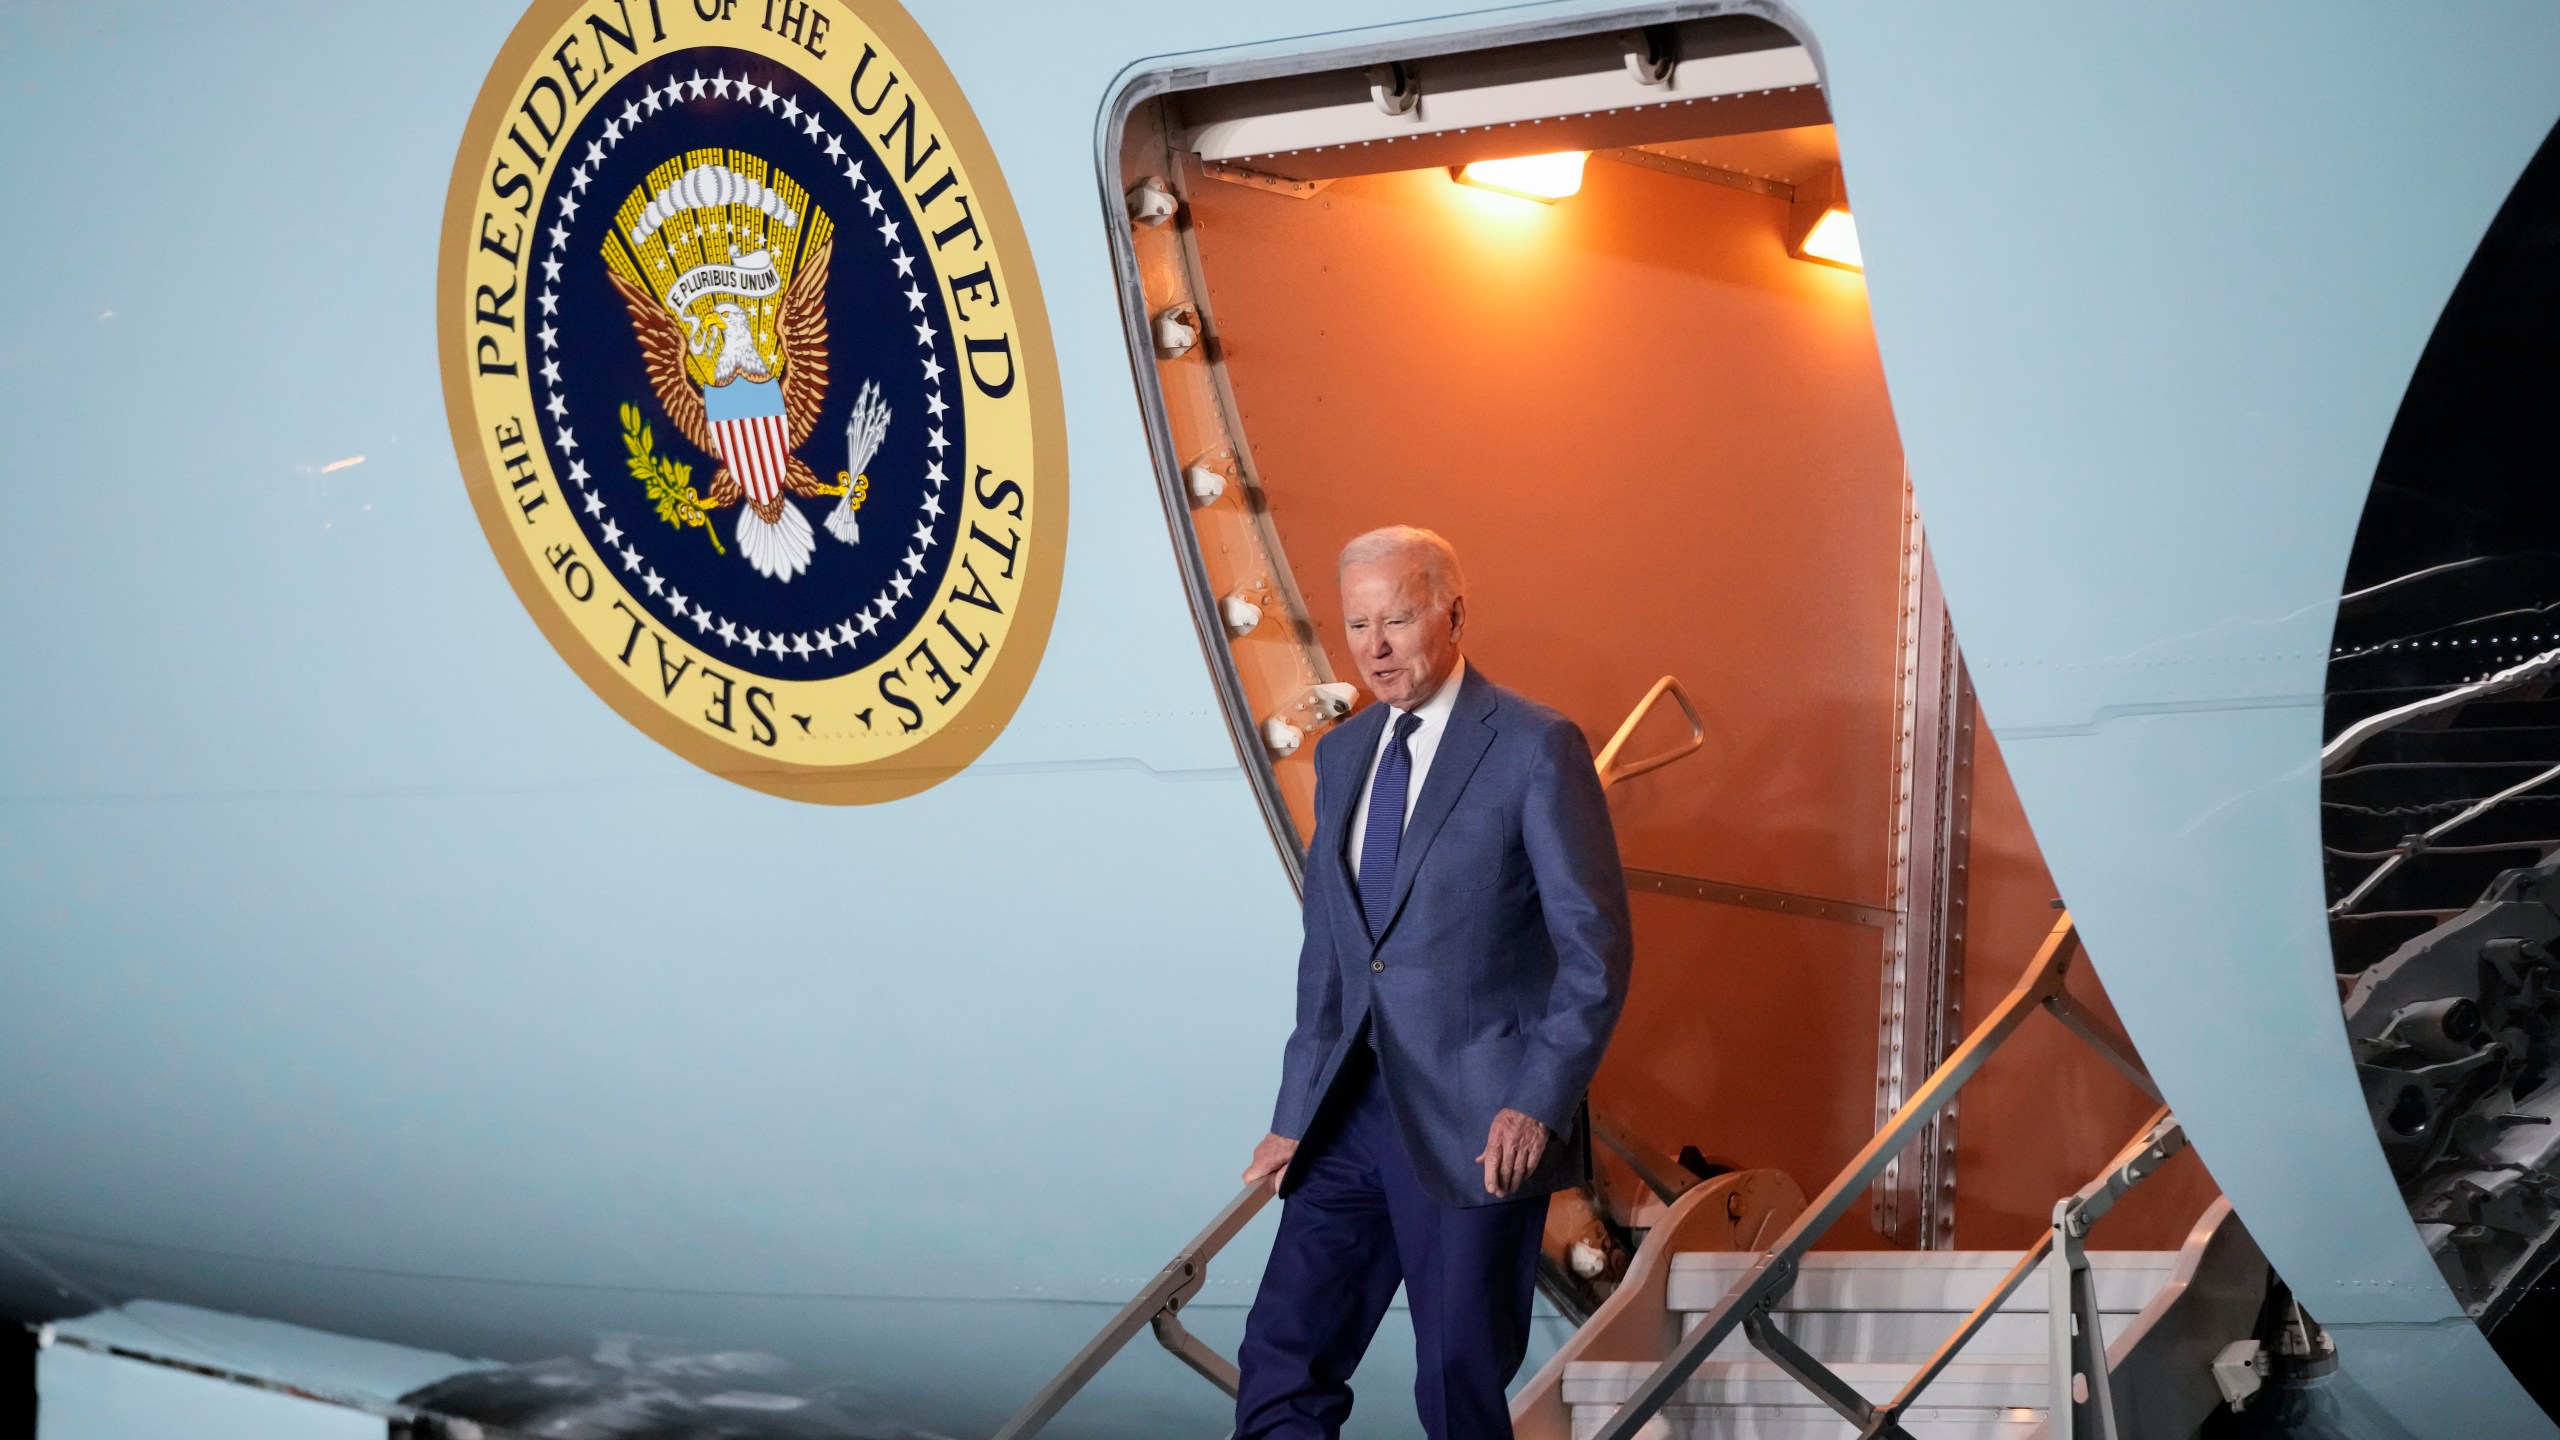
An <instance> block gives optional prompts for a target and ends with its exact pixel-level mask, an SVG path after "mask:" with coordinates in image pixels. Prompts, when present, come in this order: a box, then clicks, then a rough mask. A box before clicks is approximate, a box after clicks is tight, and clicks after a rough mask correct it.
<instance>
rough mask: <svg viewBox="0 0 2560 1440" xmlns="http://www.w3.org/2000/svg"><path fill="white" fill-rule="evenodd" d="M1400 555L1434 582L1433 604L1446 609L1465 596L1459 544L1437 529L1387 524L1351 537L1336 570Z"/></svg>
mask: <svg viewBox="0 0 2560 1440" xmlns="http://www.w3.org/2000/svg"><path fill="white" fill-rule="evenodd" d="M1400 557H1410V558H1411V559H1412V560H1413V561H1414V562H1415V563H1416V564H1419V565H1420V566H1421V567H1422V573H1423V577H1424V578H1425V579H1426V580H1428V581H1429V582H1430V584H1431V603H1433V604H1435V605H1437V606H1439V607H1440V608H1442V609H1444V610H1445V609H1447V608H1448V607H1449V606H1450V604H1451V603H1452V602H1454V601H1456V600H1459V599H1461V598H1463V597H1464V596H1465V595H1466V593H1467V576H1466V572H1465V571H1463V570H1461V569H1459V568H1458V547H1457V546H1455V545H1452V544H1450V543H1449V542H1448V541H1447V540H1445V539H1442V538H1441V537H1440V535H1439V533H1438V532H1437V531H1432V530H1425V529H1422V528H1421V527H1419V526H1415V525H1388V526H1385V527H1383V528H1381V529H1377V530H1371V531H1369V532H1367V533H1366V534H1362V535H1354V536H1352V537H1351V543H1350V544H1348V545H1345V546H1343V547H1342V558H1341V559H1340V560H1337V561H1336V562H1334V567H1333V569H1334V573H1335V574H1336V575H1340V574H1341V573H1342V572H1343V571H1345V570H1348V569H1350V568H1351V567H1352V566H1354V565H1368V564H1374V563H1376V562H1377V561H1381V560H1392V559H1397V558H1400Z"/></svg>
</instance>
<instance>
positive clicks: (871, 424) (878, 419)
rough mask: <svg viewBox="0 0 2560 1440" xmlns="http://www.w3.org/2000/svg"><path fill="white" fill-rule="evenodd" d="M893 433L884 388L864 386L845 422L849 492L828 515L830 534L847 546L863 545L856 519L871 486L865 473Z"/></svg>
mask: <svg viewBox="0 0 2560 1440" xmlns="http://www.w3.org/2000/svg"><path fill="white" fill-rule="evenodd" d="M888 434H889V406H888V404H887V403H886V402H884V401H883V400H881V398H880V386H879V385H878V384H877V383H876V382H873V381H869V380H866V381H864V382H863V383H862V393H860V394H858V395H856V396H854V397H853V411H852V413H851V414H849V415H847V416H846V417H845V421H844V449H845V469H844V481H845V493H844V498H843V499H841V500H838V501H837V502H836V508H835V509H833V510H831V511H829V512H828V513H827V533H828V534H830V535H833V536H835V537H836V538H837V539H839V540H841V541H843V542H844V543H846V544H847V545H852V544H856V543H858V542H860V540H861V539H862V527H861V525H860V524H858V523H856V522H855V520H854V512H855V511H857V510H859V509H861V508H862V501H863V498H864V496H865V494H866V493H867V492H868V491H869V489H870V486H869V485H867V484H865V483H864V482H865V481H866V480H867V479H868V478H869V477H868V476H867V475H865V474H864V473H863V472H864V471H865V470H866V469H867V468H868V467H869V466H870V464H871V457H872V456H874V455H877V454H879V453H880V442H881V441H882V440H884V439H886V438H887V437H888Z"/></svg>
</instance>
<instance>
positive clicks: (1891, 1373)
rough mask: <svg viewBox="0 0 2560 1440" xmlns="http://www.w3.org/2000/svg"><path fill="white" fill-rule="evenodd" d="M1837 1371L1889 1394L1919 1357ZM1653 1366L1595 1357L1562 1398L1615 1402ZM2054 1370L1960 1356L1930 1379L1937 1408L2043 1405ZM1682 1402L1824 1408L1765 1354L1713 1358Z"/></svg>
mask: <svg viewBox="0 0 2560 1440" xmlns="http://www.w3.org/2000/svg"><path fill="white" fill-rule="evenodd" d="M1823 1363H1825V1364H1827V1365H1829V1366H1830V1367H1831V1370H1832V1373H1833V1374H1836V1375H1838V1376H1839V1377H1840V1378H1841V1379H1843V1380H1846V1381H1848V1382H1849V1383H1850V1384H1851V1385H1853V1386H1855V1387H1857V1390H1858V1393H1860V1394H1862V1395H1865V1396H1866V1397H1867V1398H1869V1399H1870V1400H1884V1399H1889V1398H1891V1397H1892V1395H1893V1393H1894V1392H1895V1391H1897V1390H1899V1389H1901V1388H1902V1384H1903V1382H1904V1381H1906V1380H1909V1379H1910V1378H1911V1375H1912V1372H1913V1371H1915V1370H1917V1369H1919V1368H1920V1366H1919V1362H1918V1361H1912V1362H1909V1363H1898V1362H1895V1361H1890V1360H1841V1361H1832V1360H1827V1359H1826V1360H1825V1361H1824V1362H1823ZM1652 1373H1653V1367H1652V1366H1651V1365H1648V1364H1645V1363H1643V1362H1642V1361H1636V1360H1591V1361H1585V1362H1584V1363H1582V1364H1580V1365H1576V1366H1574V1367H1573V1368H1572V1369H1571V1370H1568V1371H1566V1372H1565V1377H1564V1403H1566V1404H1567V1405H1574V1406H1581V1405H1596V1406H1603V1407H1608V1408H1615V1407H1616V1406H1618V1405H1621V1404H1624V1403H1625V1402H1626V1399H1627V1397H1628V1396H1630V1395H1633V1394H1634V1393H1635V1392H1636V1387H1637V1386H1638V1385H1640V1384H1642V1383H1643V1382H1644V1378H1645V1377H1646V1376H1648V1375H1650V1374H1652ZM2051 1383H2052V1382H2051V1379H2050V1375H2049V1372H2048V1371H2047V1370H2046V1369H2045V1364H2044V1362H2043V1360H2041V1359H2007V1360H1958V1361H1955V1362H1954V1363H1952V1364H1950V1365H1949V1366H1947V1368H1946V1369H1945V1370H1943V1371H1941V1372H1940V1373H1939V1375H1938V1378H1937V1379H1935V1380H1933V1381H1931V1382H1929V1389H1928V1391H1927V1395H1928V1399H1929V1402H1930V1403H1931V1404H1932V1405H1933V1406H1935V1407H1937V1408H1939V1409H1964V1410H1985V1409H2002V1408H2007V1407H2011V1406H2020V1407H2026V1406H2033V1405H2037V1404H2040V1403H2042V1401H2043V1400H2044V1399H2045V1396H2046V1393H2047V1392H2046V1388H2045V1387H2046V1386H2048V1385H2049V1384H2051ZM1672 1403H1674V1404H1677V1405H1694V1406H1719V1407H1721V1406H1735V1405H1744V1406H1760V1407H1770V1408H1780V1409H1783V1408H1786V1407H1790V1406H1797V1405H1809V1406H1811V1407H1813V1408H1814V1409H1815V1410H1819V1411H1822V1413H1824V1414H1826V1415H1827V1414H1829V1413H1830V1412H1829V1411H1828V1410H1823V1407H1822V1402H1821V1401H1819V1400H1817V1399H1815V1398H1814V1395H1813V1392H1812V1391H1810V1390H1807V1389H1805V1388H1804V1387H1803V1386H1802V1385H1799V1384H1797V1383H1796V1380H1795V1377H1794V1376H1792V1375H1789V1374H1788V1373H1787V1372H1785V1371H1784V1370H1781V1369H1779V1368H1778V1367H1777V1366H1776V1365H1775V1364H1773V1363H1771V1362H1769V1361H1767V1360H1739V1361H1728V1360H1710V1361H1708V1362H1706V1363H1705V1364H1703V1365H1700V1366H1699V1367H1698V1369H1697V1373H1695V1374H1693V1375H1691V1376H1690V1377H1689V1379H1688V1382H1687V1383H1686V1384H1684V1385H1682V1386H1681V1387H1680V1393H1679V1395H1678V1396H1677V1397H1676V1398H1675V1399H1674V1400H1673V1402H1672Z"/></svg>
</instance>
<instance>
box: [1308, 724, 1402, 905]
mask: <svg viewBox="0 0 2560 1440" xmlns="http://www.w3.org/2000/svg"><path fill="white" fill-rule="evenodd" d="M1388 709H1389V707H1388V706H1385V705H1371V706H1370V707H1369V708H1368V709H1366V710H1363V711H1361V712H1360V713H1359V714H1357V715H1354V716H1352V717H1351V718H1350V719H1349V720H1348V721H1346V722H1344V724H1343V727H1342V730H1341V732H1340V733H1341V736H1342V738H1341V739H1340V740H1339V741H1337V742H1335V743H1334V745H1333V746H1332V747H1330V748H1332V749H1333V750H1334V751H1336V752H1338V754H1337V757H1336V758H1335V760H1334V762H1333V769H1334V773H1333V774H1332V775H1330V776H1327V777H1326V779H1327V780H1329V781H1330V782H1331V783H1329V784H1327V785H1326V786H1325V791H1326V795H1325V808H1324V813H1323V814H1322V815H1319V816H1317V817H1316V844H1317V846H1318V847H1319V848H1320V849H1321V850H1322V851H1323V853H1322V854H1319V855H1316V856H1314V857H1312V858H1313V860H1314V862H1315V865H1314V867H1310V868H1311V869H1313V870H1314V873H1313V874H1312V875H1311V876H1310V878H1309V883H1311V884H1318V885H1330V886H1332V887H1333V889H1334V905H1333V911H1334V914H1335V915H1336V916H1338V917H1339V920H1338V922H1337V923H1339V924H1340V925H1341V926H1342V929H1343V940H1344V943H1346V944H1348V945H1350V946H1352V947H1353V948H1354V949H1355V950H1356V949H1364V948H1366V947H1367V946H1368V945H1369V943H1370V940H1369V922H1368V920H1367V918H1366V917H1364V916H1363V915H1362V914H1361V913H1360V882H1359V881H1358V880H1357V879H1355V878H1353V876H1352V874H1351V815H1352V809H1353V807H1354V806H1356V805H1358V804H1359V803H1360V792H1361V790H1362V789H1363V788H1364V787H1366V786H1367V785H1368V783H1369V764H1370V762H1371V761H1372V760H1374V759H1375V758H1376V757H1377V754H1378V735H1379V732H1380V731H1381V730H1383V729H1384V728H1385V726H1386V714H1387V711H1388ZM1318 755H1319V758H1321V757H1322V752H1321V751H1319V752H1318ZM1327 827H1330V829H1329V830H1328V828H1327ZM1328 834H1330V835H1331V837H1332V838H1331V840H1330V841H1329V842H1328V841H1327V839H1326V838H1325V837H1326V836H1327V835H1328ZM1318 867H1320V868H1318Z"/></svg>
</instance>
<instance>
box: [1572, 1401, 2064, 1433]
mask: <svg viewBox="0 0 2560 1440" xmlns="http://www.w3.org/2000/svg"><path fill="white" fill-rule="evenodd" d="M2044 1418H2045V1412H2044V1411H2043V1410H2040V1409H2037V1410H2028V1409H2007V1410H1966V1409H1953V1410H1945V1409H1931V1408H1929V1407H1927V1406H1919V1407H1915V1408H1913V1409H1911V1410H1909V1411H1906V1412H1905V1413H1904V1414H1903V1417H1902V1428H1903V1430H1904V1431H1905V1432H1906V1433H1908V1434H1909V1435H1910V1436H1911V1437H1912V1440H2028V1437H2030V1436H2032V1435H2034V1434H2036V1433H2037V1428H2038V1427H2039V1426H2041V1425H2043V1424H2044ZM1608 1423H1609V1407H1608V1406H1605V1405H1577V1406H1575V1407H1574V1409H1573V1440H1593V1437H1594V1436H1596V1435H1598V1434H1599V1433H1600V1429H1601V1427H1602V1426H1604V1425H1606V1424H1608ZM1643 1433H1645V1434H1646V1435H1647V1437H1648V1440H1650V1437H1653V1436H1660V1437H1662V1440H1856V1437H1857V1434H1858V1427H1856V1426H1854V1425H1852V1424H1850V1423H1849V1422H1848V1421H1846V1420H1843V1419H1841V1418H1840V1417H1839V1416H1837V1415H1834V1414H1832V1413H1831V1412H1830V1411H1828V1410H1825V1409H1823V1408H1822V1407H1821V1406H1819V1405H1815V1406H1801V1405H1783V1406H1782V1405H1712V1406H1698V1405H1666V1406H1664V1407H1663V1410H1662V1413H1661V1414H1660V1415H1659V1416H1657V1417H1655V1423H1654V1425H1653V1426H1651V1427H1648V1429H1647V1430H1646V1431H1645V1432H1643Z"/></svg>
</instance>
